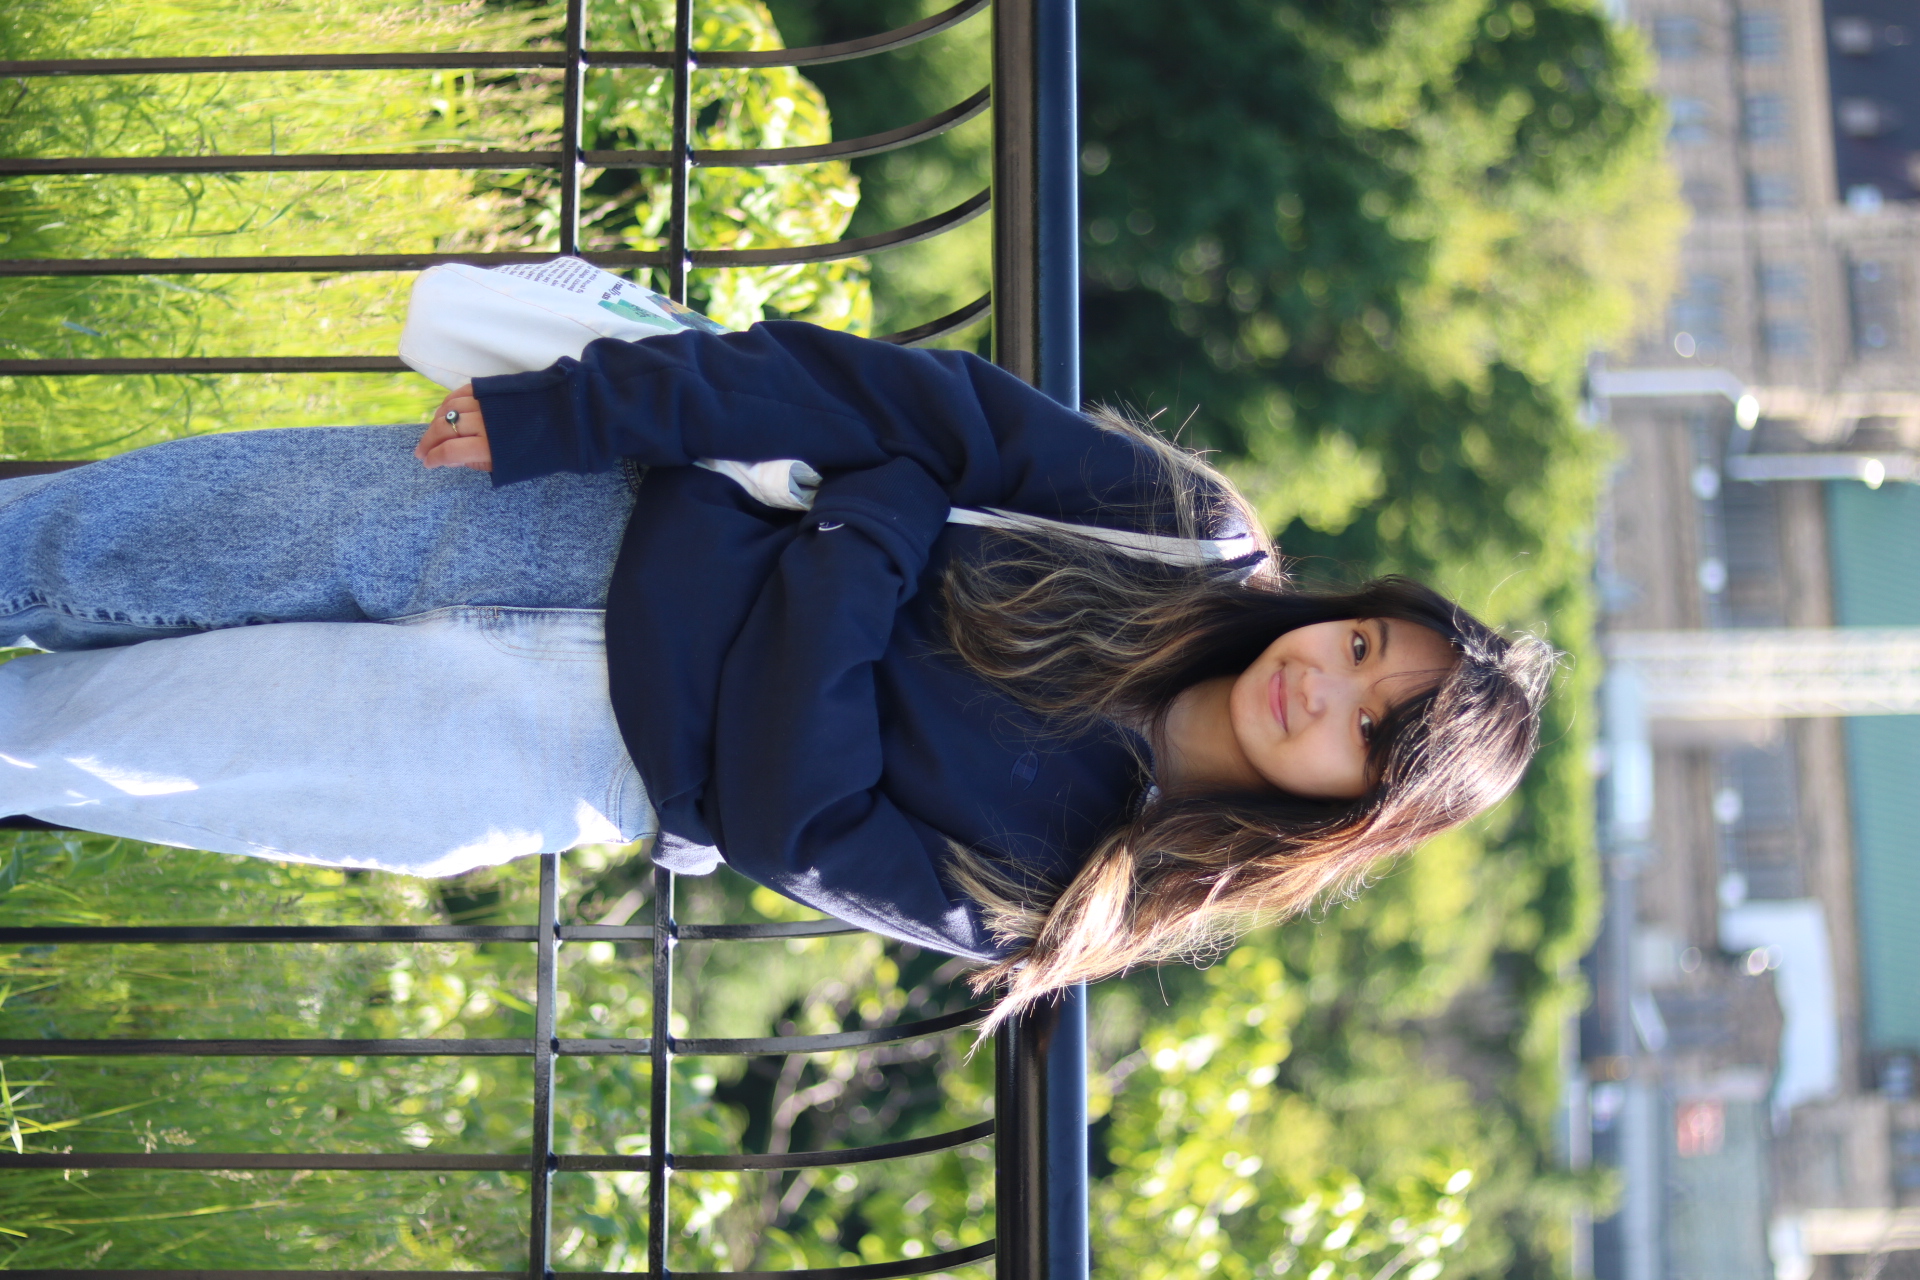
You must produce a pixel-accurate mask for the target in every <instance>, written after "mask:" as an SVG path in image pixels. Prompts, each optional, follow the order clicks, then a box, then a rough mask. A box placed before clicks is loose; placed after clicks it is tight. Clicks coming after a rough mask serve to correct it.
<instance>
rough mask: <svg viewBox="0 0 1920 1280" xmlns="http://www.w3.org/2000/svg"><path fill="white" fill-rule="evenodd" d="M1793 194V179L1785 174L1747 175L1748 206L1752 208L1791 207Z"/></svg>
mask: <svg viewBox="0 0 1920 1280" xmlns="http://www.w3.org/2000/svg"><path fill="white" fill-rule="evenodd" d="M1793 195H1794V192H1793V179H1792V178H1789V177H1787V176H1786V175H1785V174H1781V173H1750V174H1748V175H1747V207H1748V208H1750V209H1791V208H1793V206H1794V199H1793Z"/></svg>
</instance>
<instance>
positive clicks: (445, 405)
mask: <svg viewBox="0 0 1920 1280" xmlns="http://www.w3.org/2000/svg"><path fill="white" fill-rule="evenodd" d="M449 416H451V417H453V418H454V421H452V422H449V421H447V419H448V417H449ZM413 456H414V457H416V458H418V459H420V461H421V463H422V464H423V465H425V466H428V467H469V468H471V469H473V470H475V471H491V470H493V446H492V445H490V444H488V443H487V422H486V419H485V418H483V417H481V416H480V402H479V401H478V400H476V399H474V398H473V384H472V383H471V382H469V383H468V384H467V385H466V386H464V387H457V388H455V389H454V390H452V391H450V392H448V393H447V398H446V399H444V400H442V401H441V402H440V407H439V408H438V409H435V410H434V411H433V421H431V422H429V423H428V424H427V433H426V434H425V435H423V436H421V437H420V443H419V444H417V445H415V446H414V447H413Z"/></svg>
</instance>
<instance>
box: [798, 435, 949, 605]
mask: <svg viewBox="0 0 1920 1280" xmlns="http://www.w3.org/2000/svg"><path fill="white" fill-rule="evenodd" d="M949 509H950V507H949V504H948V502H947V493H946V490H944V489H942V488H941V487H940V485H939V484H938V482H936V481H935V480H934V478H933V477H932V476H930V475H928V474H927V470H926V468H925V467H922V466H921V465H920V464H919V463H917V462H915V461H914V460H913V459H911V458H895V459H894V460H893V461H891V462H888V463H883V464H882V465H880V466H877V467H869V468H867V469H865V470H862V471H848V472H843V473H841V474H840V475H837V476H833V477H831V478H829V479H827V480H826V481H824V482H822V483H821V485H820V489H819V492H818V493H817V494H816V495H815V497H814V500H813V509H812V510H811V511H810V512H809V513H808V514H807V517H806V519H805V521H804V523H805V524H806V525H807V526H808V527H810V528H813V529H816V530H821V531H830V530H831V529H832V528H833V527H835V526H839V525H848V526H851V527H853V528H855V529H858V530H859V531H860V532H861V533H863V534H865V535H866V536H867V537H868V538H870V539H872V540H873V541H874V542H876V543H878V544H879V545H880V546H881V547H882V548H883V549H884V550H885V551H886V552H887V554H888V555H889V556H891V557H892V558H893V560H894V561H895V562H896V563H897V564H899V566H900V568H901V571H902V572H903V573H904V574H905V575H906V578H907V580H908V581H909V582H911V581H913V580H915V579H917V578H918V577H919V576H920V571H921V570H922V569H924V568H925V567H926V564H927V557H928V555H929V554H930V553H931V551H932V548H933V540H934V539H935V538H937V537H939V536H940V531H941V529H943V528H944V527H945V526H946V522H947V512H948V510H949Z"/></svg>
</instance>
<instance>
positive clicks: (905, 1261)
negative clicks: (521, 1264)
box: [9, 1240, 994, 1280]
mask: <svg viewBox="0 0 1920 1280" xmlns="http://www.w3.org/2000/svg"><path fill="white" fill-rule="evenodd" d="M993 1249H994V1244H993V1241H991V1240H987V1241H984V1242H982V1243H980V1244H970V1245H968V1246H966V1247H965V1248H964V1249H949V1250H947V1251H946V1252H945V1253H930V1254H927V1255H926V1256H925V1257H922V1258H900V1259H898V1260H895V1261H892V1262H868V1263H864V1264H862V1265H860V1266H857V1267H812V1268H809V1269H807V1270H804V1271H675V1272H674V1273H673V1274H674V1275H675V1276H676V1277H682V1276H698V1277H700V1280H892V1278H893V1277H895V1276H924V1275H926V1274H927V1273H928V1272H930V1271H947V1270H950V1269H951V1268H953V1267H964V1266H966V1265H967V1264H968V1263H971V1262H985V1261H986V1260H987V1259H989V1258H991V1257H993ZM15 1274H25V1273H24V1272H18V1273H9V1280H11V1278H12V1276H13V1275H15ZM91 1274H95V1275H99V1274H102V1273H99V1272H94V1273H91ZM207 1274H208V1275H209V1276H212V1275H213V1274H214V1273H212V1272H208V1273H207ZM560 1274H561V1275H562V1276H564V1277H565V1280H576V1277H578V1278H580V1280H612V1277H613V1276H615V1275H616V1274H618V1273H616V1272H612V1271H566V1272H561V1273H560Z"/></svg>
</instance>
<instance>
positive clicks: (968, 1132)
mask: <svg viewBox="0 0 1920 1280" xmlns="http://www.w3.org/2000/svg"><path fill="white" fill-rule="evenodd" d="M992 1136H993V1121H991V1120H983V1121H981V1122H980V1123H979V1124H975V1125H969V1126H967V1127H966V1128H964V1129H955V1130H952V1131H951V1132H948V1133H936V1134H932V1135H930V1136H928V1137H925V1138H909V1139H906V1140H905V1141H903V1142H885V1143H881V1144H880V1145H878V1146H872V1147H848V1148H847V1149H846V1150H844V1151H788V1152H781V1153H779V1154H777V1155H744V1154H743V1155H676V1156H673V1157H672V1158H671V1163H672V1165H673V1167H674V1168H675V1169H677V1170H683V1171H684V1170H696V1171H699V1170H716V1169H820V1168H825V1167H828V1166H831V1165H842V1164H871V1163H872V1162H874V1161H876V1160H898V1159H902V1158H904V1157H906V1156H918V1155H926V1154H928V1153H929V1152H934V1151H950V1150H952V1149H953V1148H954V1147H964V1146H966V1145H967V1144H968V1143H970V1142H979V1141H982V1140H983V1139H986V1138H991V1137H992ZM49 1158H50V1159H58V1158H59V1157H57V1156H56V1157H49ZM559 1159H560V1163H559V1165H558V1166H557V1167H558V1168H559V1170H560V1172H562V1173H613V1172H620V1171H626V1170H635V1171H639V1172H646V1171H647V1170H648V1169H650V1168H652V1164H653V1162H652V1158H651V1157H649V1156H561V1157H560V1158H559ZM5 1167H6V1165H5V1163H4V1162H0V1168H5Z"/></svg>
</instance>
